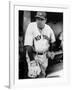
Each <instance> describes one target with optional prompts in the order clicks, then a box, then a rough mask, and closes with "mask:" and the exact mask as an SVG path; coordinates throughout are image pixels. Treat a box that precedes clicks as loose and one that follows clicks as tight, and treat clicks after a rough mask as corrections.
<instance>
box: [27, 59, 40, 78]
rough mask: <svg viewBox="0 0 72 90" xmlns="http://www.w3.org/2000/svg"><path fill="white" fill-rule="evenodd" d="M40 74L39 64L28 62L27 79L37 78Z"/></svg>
mask: <svg viewBox="0 0 72 90" xmlns="http://www.w3.org/2000/svg"><path fill="white" fill-rule="evenodd" d="M40 72H41V69H40V66H39V64H38V63H37V62H36V61H35V60H34V61H30V63H29V65H28V76H29V77H33V78H35V77H37V75H39V74H40Z"/></svg>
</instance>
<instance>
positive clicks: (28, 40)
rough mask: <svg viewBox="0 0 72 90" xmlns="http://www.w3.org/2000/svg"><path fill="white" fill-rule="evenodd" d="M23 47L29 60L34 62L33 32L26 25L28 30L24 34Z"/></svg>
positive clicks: (30, 26)
mask: <svg viewBox="0 0 72 90" xmlns="http://www.w3.org/2000/svg"><path fill="white" fill-rule="evenodd" d="M24 46H25V48H26V51H27V53H28V56H29V58H30V60H31V61H32V60H34V57H33V48H32V46H33V31H32V25H31V24H29V25H28V28H27V30H26V33H25V41H24Z"/></svg>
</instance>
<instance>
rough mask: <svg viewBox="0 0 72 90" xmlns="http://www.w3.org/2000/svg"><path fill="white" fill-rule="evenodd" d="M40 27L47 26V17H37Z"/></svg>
mask: <svg viewBox="0 0 72 90" xmlns="http://www.w3.org/2000/svg"><path fill="white" fill-rule="evenodd" d="M36 22H37V26H38V28H40V29H42V28H44V26H45V23H46V19H41V18H37V19H36Z"/></svg>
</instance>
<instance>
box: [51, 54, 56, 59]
mask: <svg viewBox="0 0 72 90" xmlns="http://www.w3.org/2000/svg"><path fill="white" fill-rule="evenodd" d="M54 57H55V53H54V52H51V59H52V60H53V59H54Z"/></svg>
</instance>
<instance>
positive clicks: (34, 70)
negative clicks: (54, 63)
mask: <svg viewBox="0 0 72 90" xmlns="http://www.w3.org/2000/svg"><path fill="white" fill-rule="evenodd" d="M35 17H36V22H32V23H30V24H29V25H28V28H27V30H26V33H25V42H24V45H25V46H26V52H27V54H26V57H27V62H28V69H29V71H28V76H29V77H33V78H35V77H37V76H38V75H40V74H41V73H42V74H43V76H44V77H45V70H46V68H47V66H48V57H47V52H48V50H49V46H50V44H49V43H54V42H55V36H54V32H53V30H52V29H51V28H50V26H49V25H47V24H46V20H47V19H46V13H45V12H37V15H36V16H35Z"/></svg>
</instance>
